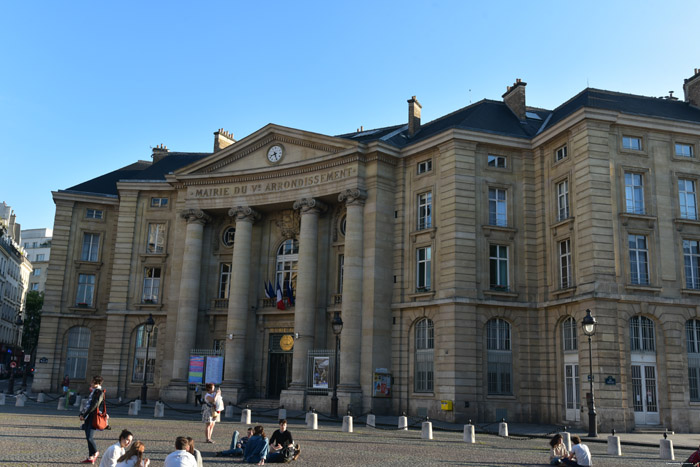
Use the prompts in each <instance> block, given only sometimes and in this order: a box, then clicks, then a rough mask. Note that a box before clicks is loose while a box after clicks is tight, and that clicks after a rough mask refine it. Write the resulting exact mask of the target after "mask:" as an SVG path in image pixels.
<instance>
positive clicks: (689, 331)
mask: <svg viewBox="0 0 700 467" xmlns="http://www.w3.org/2000/svg"><path fill="white" fill-rule="evenodd" d="M685 339H686V343H687V347H688V382H689V383H690V400H691V401H700V321H699V320H697V319H691V320H688V321H686V323H685Z"/></svg>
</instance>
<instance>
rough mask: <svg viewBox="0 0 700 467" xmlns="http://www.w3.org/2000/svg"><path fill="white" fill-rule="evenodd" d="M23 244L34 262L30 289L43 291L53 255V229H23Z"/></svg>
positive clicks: (28, 256)
mask: <svg viewBox="0 0 700 467" xmlns="http://www.w3.org/2000/svg"><path fill="white" fill-rule="evenodd" d="M22 244H23V245H24V250H25V252H26V253H27V258H28V259H29V261H31V262H32V268H33V269H32V274H31V276H30V277H29V289H28V290H29V291H34V292H40V293H41V292H43V291H44V287H45V284H46V275H47V272H48V267H49V257H50V256H51V229H26V230H22Z"/></svg>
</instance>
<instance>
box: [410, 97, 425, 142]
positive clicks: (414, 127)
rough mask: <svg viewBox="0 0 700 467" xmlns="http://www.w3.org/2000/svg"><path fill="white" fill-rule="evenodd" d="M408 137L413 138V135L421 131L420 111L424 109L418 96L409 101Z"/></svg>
mask: <svg viewBox="0 0 700 467" xmlns="http://www.w3.org/2000/svg"><path fill="white" fill-rule="evenodd" d="M406 102H408V137H409V138H413V135H415V134H416V133H418V130H420V110H421V109H422V108H423V106H422V105H420V102H418V100H417V99H416V96H413V97H411V98H410V99H409V100H408V101H406Z"/></svg>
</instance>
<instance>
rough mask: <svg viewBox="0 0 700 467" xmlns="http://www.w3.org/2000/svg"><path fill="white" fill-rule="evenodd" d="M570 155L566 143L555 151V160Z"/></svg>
mask: <svg viewBox="0 0 700 467" xmlns="http://www.w3.org/2000/svg"><path fill="white" fill-rule="evenodd" d="M568 155H569V154H568V151H567V148H566V144H565V145H564V146H562V147H560V148H559V149H557V150H556V151H555V153H554V157H555V160H556V161H557V162H559V161H560V160H562V159H564V158H566V157H567V156H568Z"/></svg>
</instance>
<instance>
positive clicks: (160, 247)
mask: <svg viewBox="0 0 700 467" xmlns="http://www.w3.org/2000/svg"><path fill="white" fill-rule="evenodd" d="M146 250H147V251H148V253H163V252H165V224H148V244H147V245H146Z"/></svg>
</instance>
